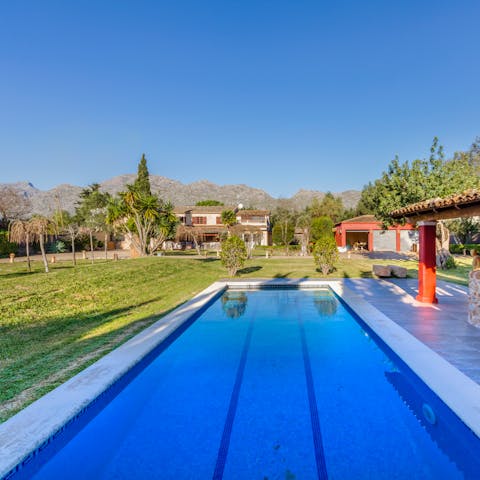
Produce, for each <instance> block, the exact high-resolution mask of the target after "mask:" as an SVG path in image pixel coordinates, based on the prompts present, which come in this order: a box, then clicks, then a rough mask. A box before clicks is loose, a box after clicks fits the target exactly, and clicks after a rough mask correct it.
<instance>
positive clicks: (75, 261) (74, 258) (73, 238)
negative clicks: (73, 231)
mask: <svg viewBox="0 0 480 480" xmlns="http://www.w3.org/2000/svg"><path fill="white" fill-rule="evenodd" d="M71 237H72V255H73V266H74V267H76V266H77V258H76V257H75V235H72V236H71Z"/></svg>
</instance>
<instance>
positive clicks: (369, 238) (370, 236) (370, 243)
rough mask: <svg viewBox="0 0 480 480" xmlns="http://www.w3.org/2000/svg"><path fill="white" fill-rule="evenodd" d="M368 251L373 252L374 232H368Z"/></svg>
mask: <svg viewBox="0 0 480 480" xmlns="http://www.w3.org/2000/svg"><path fill="white" fill-rule="evenodd" d="M367 248H368V251H369V252H373V230H369V231H368V245H367Z"/></svg>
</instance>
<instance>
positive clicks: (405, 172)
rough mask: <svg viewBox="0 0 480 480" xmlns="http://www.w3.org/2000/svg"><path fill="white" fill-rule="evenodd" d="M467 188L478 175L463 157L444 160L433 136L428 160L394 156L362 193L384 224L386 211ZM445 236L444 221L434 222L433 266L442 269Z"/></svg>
mask: <svg viewBox="0 0 480 480" xmlns="http://www.w3.org/2000/svg"><path fill="white" fill-rule="evenodd" d="M469 188H480V177H479V176H478V175H477V174H476V172H475V168H474V166H473V165H472V164H471V162H470V161H469V159H468V158H467V157H466V156H458V155H457V156H455V157H454V158H453V159H452V160H446V159H445V155H444V152H443V147H442V146H441V145H440V144H439V142H438V138H437V137H435V138H434V139H433V144H432V147H431V149H430V158H429V159H428V160H418V159H417V160H414V161H413V162H411V163H409V162H408V161H406V162H404V163H400V161H399V159H398V157H395V159H394V160H393V161H392V162H391V163H390V164H389V166H388V169H387V171H385V172H383V174H382V177H381V178H379V179H378V180H375V182H374V183H373V184H369V185H368V186H367V187H366V189H365V190H364V192H366V194H365V195H364V196H362V198H363V201H364V203H365V204H366V205H368V207H369V208H371V209H372V210H373V212H374V214H375V216H376V217H377V218H379V219H380V220H382V222H383V224H384V225H385V226H387V225H391V224H393V223H394V221H393V219H392V218H391V217H390V213H391V212H392V211H393V210H396V209H398V208H401V207H405V206H407V205H410V204H412V203H416V202H420V201H423V200H427V199H429V198H437V197H445V196H447V195H450V194H453V193H460V192H463V191H464V190H467V189H469ZM448 243H449V235H448V229H447V228H446V226H445V224H444V223H442V222H438V228H437V266H439V267H442V268H445V266H446V265H448V258H449V256H450V253H449V250H448Z"/></svg>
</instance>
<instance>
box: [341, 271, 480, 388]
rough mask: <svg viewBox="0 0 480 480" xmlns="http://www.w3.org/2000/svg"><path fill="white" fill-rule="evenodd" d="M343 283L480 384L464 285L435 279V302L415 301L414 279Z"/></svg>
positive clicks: (478, 335) (479, 358)
mask: <svg viewBox="0 0 480 480" xmlns="http://www.w3.org/2000/svg"><path fill="white" fill-rule="evenodd" d="M345 286H346V287H348V288H349V289H351V290H352V291H354V292H355V293H356V294H358V295H360V296H362V297H363V298H365V300H367V301H369V302H370V303H371V304H372V305H374V306H375V307H376V308H377V309H378V310H380V311H381V312H382V313H384V314H385V315H387V316H388V317H389V318H391V319H392V320H393V321H395V322H396V323H398V324H399V325H401V326H402V327H403V328H405V329H406V330H407V331H408V332H410V333H411V334H413V335H415V336H416V337H417V338H418V339H419V340H421V341H422V342H423V343H425V344H426V345H428V346H429V347H430V348H431V349H432V350H434V351H435V352H437V353H438V354H440V355H441V356H442V357H443V358H445V359H446V360H448V361H449V362H450V363H451V364H452V365H454V366H455V367H457V368H458V369H459V370H460V371H462V372H463V373H465V374H466V375H468V376H469V377H470V378H471V379H473V380H474V381H475V382H477V383H478V384H480V328H475V327H473V326H472V325H470V324H469V323H468V322H467V316H468V315H467V308H468V297H467V295H468V288H467V287H463V286H460V285H456V284H453V283H447V282H444V281H437V297H438V301H439V303H438V304H437V305H426V304H423V303H419V302H417V301H416V300H415V296H416V294H417V292H418V284H417V280H416V279H391V280H376V279H353V278H352V279H345Z"/></svg>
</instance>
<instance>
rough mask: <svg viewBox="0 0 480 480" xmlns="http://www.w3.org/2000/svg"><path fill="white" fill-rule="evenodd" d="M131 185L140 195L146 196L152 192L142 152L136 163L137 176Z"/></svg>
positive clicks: (145, 160)
mask: <svg viewBox="0 0 480 480" xmlns="http://www.w3.org/2000/svg"><path fill="white" fill-rule="evenodd" d="M133 187H134V189H135V191H136V192H138V193H139V194H141V195H146V196H148V195H151V194H152V188H151V185H150V173H149V171H148V167H147V159H146V158H145V154H144V153H142V158H141V159H140V162H139V164H138V169H137V178H136V179H135V182H134V184H133Z"/></svg>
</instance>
